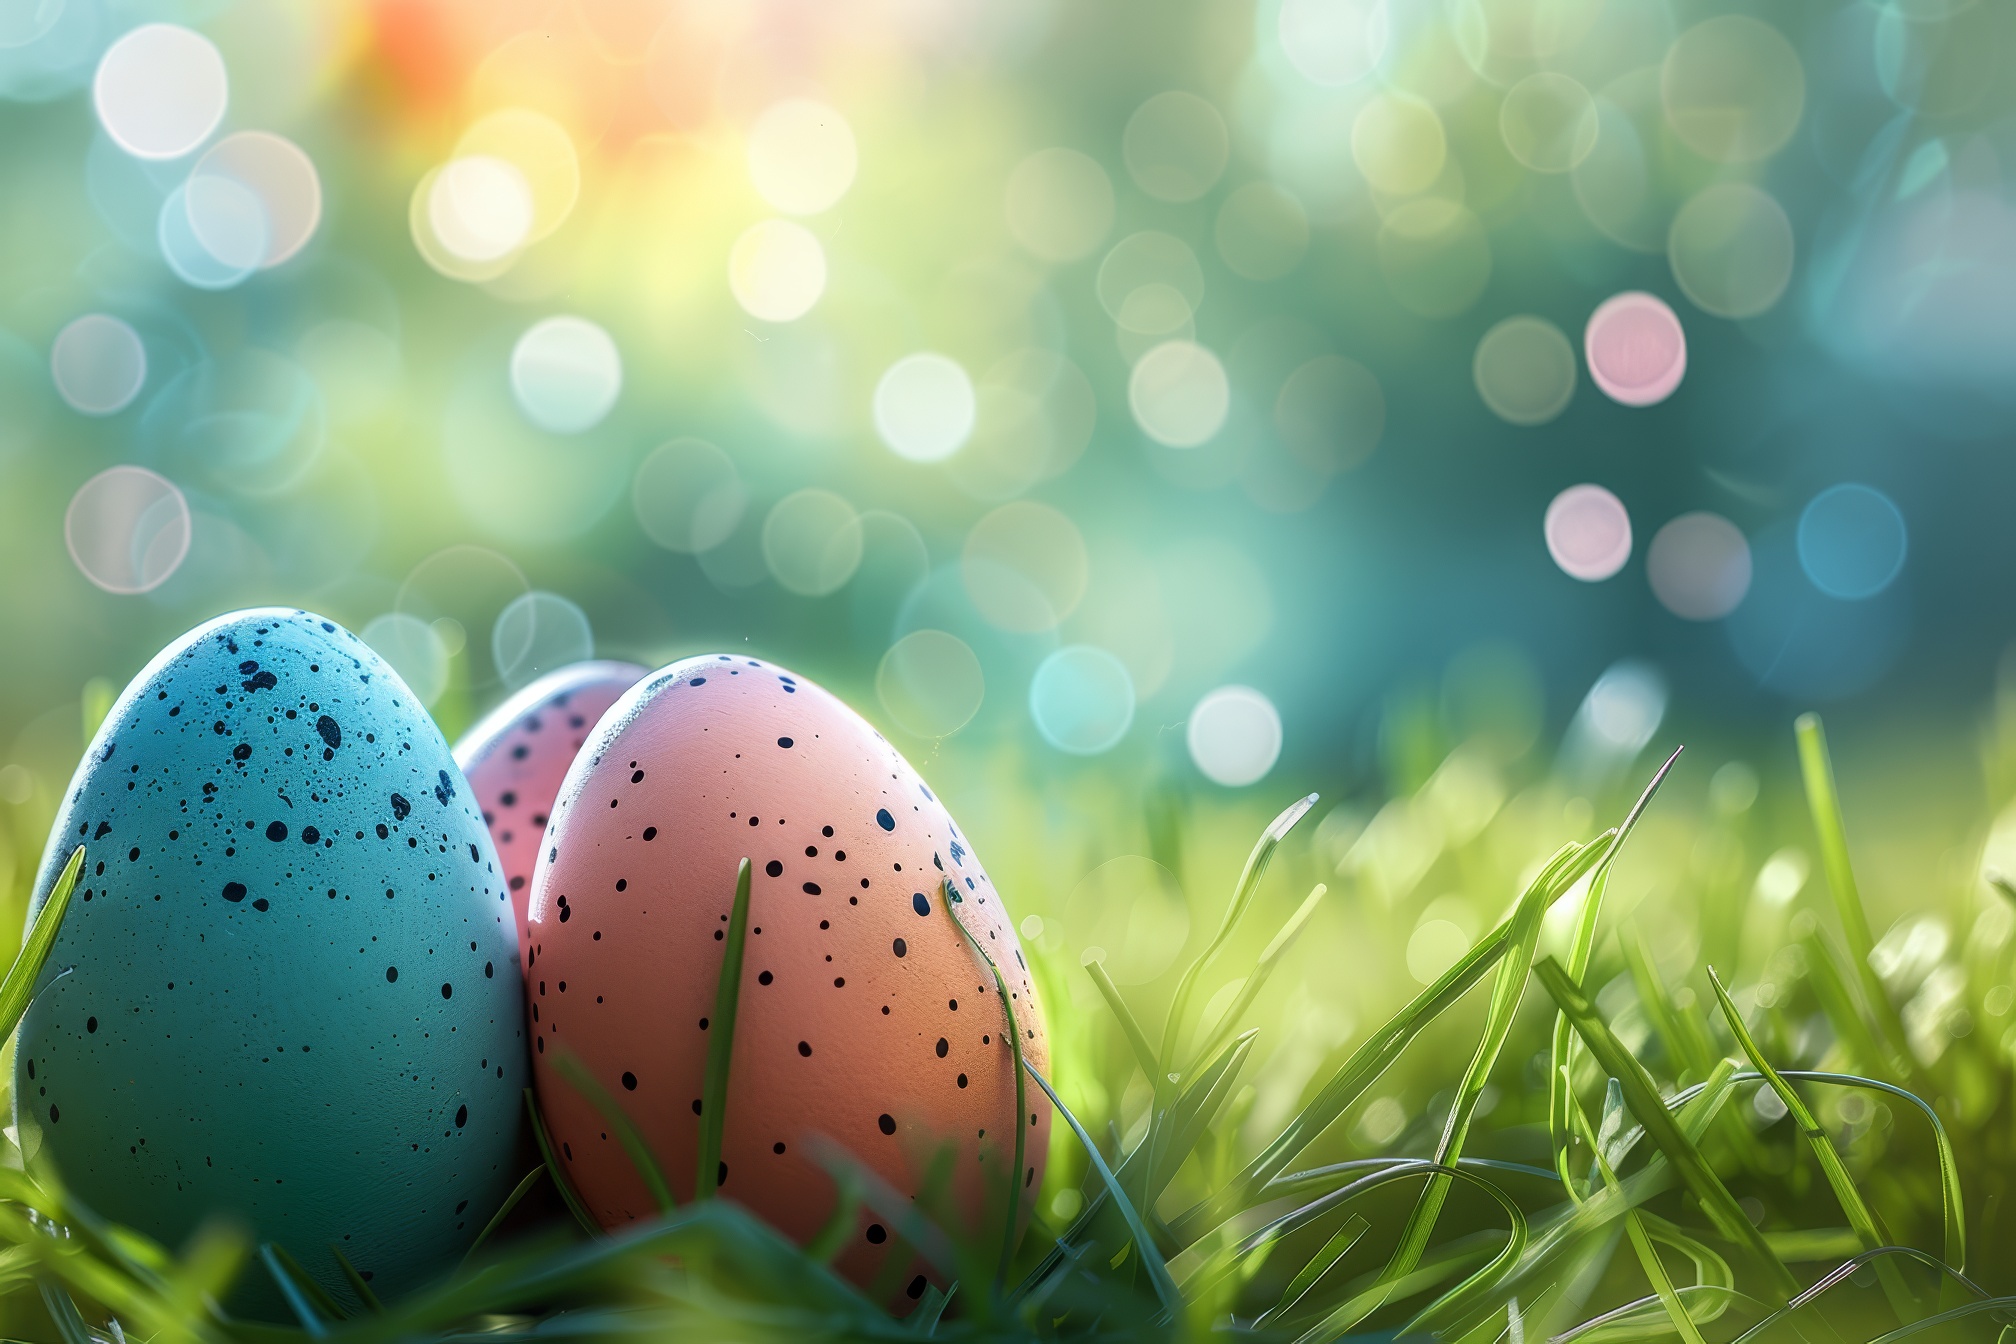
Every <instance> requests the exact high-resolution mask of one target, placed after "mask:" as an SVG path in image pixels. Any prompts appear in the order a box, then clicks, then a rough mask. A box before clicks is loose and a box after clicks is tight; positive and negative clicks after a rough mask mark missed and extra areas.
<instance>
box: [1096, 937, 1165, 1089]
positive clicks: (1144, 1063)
mask: <svg viewBox="0 0 2016 1344" xmlns="http://www.w3.org/2000/svg"><path fill="white" fill-rule="evenodd" d="M1085 972H1086V974H1088V975H1090V976H1091V977H1092V983H1093V984H1094V985H1096V986H1098V988H1099V997H1100V998H1102V999H1104V1000H1106V1006H1107V1007H1108V1008H1110V1009H1112V1010H1113V1016H1114V1017H1115V1018H1117V1019H1119V1022H1120V1032H1121V1034H1122V1035H1124V1036H1125V1037H1126V1038H1127V1048H1128V1049H1130V1050H1132V1051H1133V1052H1134V1062H1135V1063H1136V1064H1139V1065H1140V1066H1141V1073H1142V1075H1143V1076H1144V1077H1146V1078H1147V1079H1148V1082H1149V1083H1150V1085H1153V1083H1154V1082H1155V1067H1156V1061H1155V1047H1154V1046H1152V1045H1150V1044H1148V1036H1147V1033H1145V1032H1143V1031H1142V1030H1141V1022H1140V1019H1138V1018H1136V1017H1135V1016H1134V1010H1133V1009H1131V1008H1129V1007H1128V1006H1127V1000H1125V999H1123V998H1121V997H1120V986H1118V985H1116V984H1114V983H1113V977H1112V976H1110V975H1108V974H1107V973H1106V963H1105V962H1103V961H1088V962H1086V963H1085Z"/></svg>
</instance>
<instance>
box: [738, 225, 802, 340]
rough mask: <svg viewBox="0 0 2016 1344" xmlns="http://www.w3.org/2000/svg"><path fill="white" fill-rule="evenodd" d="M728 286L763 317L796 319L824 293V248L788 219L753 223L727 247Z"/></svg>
mask: <svg viewBox="0 0 2016 1344" xmlns="http://www.w3.org/2000/svg"><path fill="white" fill-rule="evenodd" d="M728 288H729V290H730V291H731V292H732V293H733V294H734V295H735V302H736V303H738V304H740V305H742V311H743V312H745V313H747V314H749V316H751V317H754V318H758V319H760V320H762V321H764V322H796V321H797V320H798V319H799V318H801V317H803V316H805V314H807V313H809V312H811V311H812V305H813V304H815V303H817V302H819V296H820V295H821V294H824V293H825V292H826V249H825V248H824V247H822V246H820V243H819V240H818V239H817V238H815V237H813V236H812V231H811V230H810V229H807V228H806V227H805V226H804V225H802V224H795V223H793V222H792V221H790V220H788V219H766V220H764V221H762V222H761V223H760V224H752V225H750V226H749V227H748V228H746V229H744V230H743V231H742V235H741V236H740V237H739V238H737V239H736V240H735V246H734V247H732V248H730V249H729V251H728Z"/></svg>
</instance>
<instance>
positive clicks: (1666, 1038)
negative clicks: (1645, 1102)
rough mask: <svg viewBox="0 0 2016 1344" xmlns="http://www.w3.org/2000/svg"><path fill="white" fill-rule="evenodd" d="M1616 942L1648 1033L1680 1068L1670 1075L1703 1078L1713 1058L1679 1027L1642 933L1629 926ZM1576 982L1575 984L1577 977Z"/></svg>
mask: <svg viewBox="0 0 2016 1344" xmlns="http://www.w3.org/2000/svg"><path fill="white" fill-rule="evenodd" d="M1617 941H1618V944H1619V945H1620V946H1621V947H1622V949H1623V952H1624V965H1625V967H1626V969H1628V970H1629V971H1630V972H1631V984H1632V986H1633V987H1634V988H1635V989H1637V991H1638V1002H1639V1003H1641V1004H1642V1005H1644V1008H1645V1015H1646V1016H1647V1017H1649V1018H1651V1019H1652V1029H1653V1030H1654V1031H1656V1032H1658V1033H1659V1039H1660V1040H1661V1041H1663V1042H1664V1043H1665V1045H1666V1052H1667V1054H1668V1055H1670V1056H1671V1057H1672V1059H1673V1062H1674V1063H1676V1064H1678V1065H1679V1066H1680V1067H1679V1068H1678V1069H1676V1070H1674V1072H1676V1073H1678V1072H1681V1071H1685V1072H1687V1073H1691V1074H1693V1075H1694V1076H1695V1077H1696V1078H1706V1077H1707V1076H1708V1073H1709V1071H1710V1070H1711V1069H1713V1068H1714V1067H1715V1058H1714V1056H1713V1055H1712V1054H1710V1053H1709V1051H1708V1049H1707V1048H1706V1046H1705V1043H1704V1042H1703V1041H1701V1040H1700V1038H1698V1037H1697V1036H1695V1035H1694V1034H1693V1033H1692V1032H1690V1031H1688V1030H1687V1029H1686V1028H1685V1027H1683V1026H1681V1024H1680V1015H1679V1012H1678V1011H1677V1010H1676V1009H1675V1007H1674V1005H1673V996H1672V995H1671V994H1669V993H1668V992H1667V991H1666V982H1665V981H1664V980H1662V979H1661V978H1660V976H1659V968H1658V966H1657V965H1656V964H1654V962H1653V960H1652V949H1651V948H1650V947H1648V946H1647V945H1646V943H1645V930H1644V929H1642V928H1640V927H1639V926H1638V925H1637V924H1636V923H1633V924H1631V925H1629V926H1628V927H1626V928H1622V929H1619V930H1618V931H1617ZM1577 979H1578V982H1579V980H1580V977H1577Z"/></svg>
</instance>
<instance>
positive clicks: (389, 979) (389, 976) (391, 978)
mask: <svg viewBox="0 0 2016 1344" xmlns="http://www.w3.org/2000/svg"><path fill="white" fill-rule="evenodd" d="M398 979H399V968H398V967H397V966H387V967H386V968H385V982H386V983H387V984H392V983H394V982H396V981H397V980H398Z"/></svg>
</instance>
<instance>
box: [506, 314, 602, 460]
mask: <svg viewBox="0 0 2016 1344" xmlns="http://www.w3.org/2000/svg"><path fill="white" fill-rule="evenodd" d="M622 390H623V356H622V354H621V352H619V351H618V350H617V349H616V342H615V340H614V339H613V338H612V337H611V336H610V335H609V333H608V332H606V331H604V330H603V329H602V328H601V327H599V326H597V325H596V324H595V323H593V322H590V321H589V320H588V319H587V318H585V317H572V316H561V317H549V318H546V319H544V320H543V321H540V322H535V323H533V324H532V326H530V327H528V328H527V329H526V331H525V334H524V335H523V336H520V337H519V338H518V343H517V344H516V345H515V346H513V347H512V348H511V395H512V396H513V397H514V398H515V399H516V400H517V402H518V409H519V410H520V411H522V412H524V414H525V418H526V419H527V420H530V421H531V422H532V423H533V424H535V425H537V426H539V428H541V429H543V430H545V431H547V432H548V433H551V434H580V433H583V432H585V431H587V430H590V429H593V428H594V427H595V426H596V425H599V424H601V423H602V420H603V418H604V417H605V416H607V415H608V414H609V412H610V410H611V408H613V407H614V406H615V405H616V398H617V396H618V394H620V393H621V392H622Z"/></svg>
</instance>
